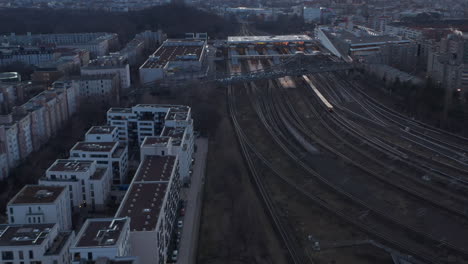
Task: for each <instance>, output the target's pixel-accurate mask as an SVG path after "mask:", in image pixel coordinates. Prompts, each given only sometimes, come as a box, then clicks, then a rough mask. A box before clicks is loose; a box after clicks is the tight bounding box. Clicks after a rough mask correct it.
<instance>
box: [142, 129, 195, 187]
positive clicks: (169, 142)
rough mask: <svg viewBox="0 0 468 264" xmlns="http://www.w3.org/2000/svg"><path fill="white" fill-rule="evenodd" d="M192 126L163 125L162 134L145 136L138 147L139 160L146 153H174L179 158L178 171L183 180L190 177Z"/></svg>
mask: <svg viewBox="0 0 468 264" xmlns="http://www.w3.org/2000/svg"><path fill="white" fill-rule="evenodd" d="M192 129H193V128H192V126H187V127H176V128H171V127H165V128H164V130H163V132H162V133H161V135H162V136H159V137H146V138H145V140H144V141H143V143H142V144H141V148H140V160H143V159H144V157H145V156H148V155H160V156H164V155H174V156H177V157H178V160H179V168H180V169H179V172H180V177H181V180H182V181H183V182H187V181H189V179H190V175H191V169H192V158H193V151H194V136H193V130H192Z"/></svg>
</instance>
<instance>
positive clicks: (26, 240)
mask: <svg viewBox="0 0 468 264" xmlns="http://www.w3.org/2000/svg"><path fill="white" fill-rule="evenodd" d="M73 239H74V232H72V231H67V232H61V231H60V229H59V226H58V225H57V224H53V223H51V224H27V225H0V252H1V256H0V263H3V264H7V263H8V264H24V263H31V264H39V263H41V264H42V263H44V264H52V263H53V264H70V263H71V257H70V253H69V248H70V245H71V243H72V241H73Z"/></svg>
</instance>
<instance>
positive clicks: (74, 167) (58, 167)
mask: <svg viewBox="0 0 468 264" xmlns="http://www.w3.org/2000/svg"><path fill="white" fill-rule="evenodd" d="M92 164H93V161H91V160H70V159H61V160H56V161H55V162H54V164H52V166H50V168H49V169H48V170H49V171H64V172H84V171H88V170H89V168H90V167H91V165H92Z"/></svg>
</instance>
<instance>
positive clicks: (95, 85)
mask: <svg viewBox="0 0 468 264" xmlns="http://www.w3.org/2000/svg"><path fill="white" fill-rule="evenodd" d="M79 83H80V96H81V98H83V99H84V100H95V101H99V102H103V103H105V102H118V101H119V96H120V85H121V83H120V79H119V75H118V74H117V73H113V74H100V75H82V76H80V77H79Z"/></svg>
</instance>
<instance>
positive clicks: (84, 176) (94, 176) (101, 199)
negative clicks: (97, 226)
mask: <svg viewBox="0 0 468 264" xmlns="http://www.w3.org/2000/svg"><path fill="white" fill-rule="evenodd" d="M111 182H112V178H111V171H110V170H109V169H108V168H98V167H97V163H96V161H83V160H71V159H65V160H57V161H55V163H54V164H52V166H50V167H49V168H48V169H47V171H46V175H45V177H44V178H42V179H40V180H39V184H41V185H46V186H64V187H66V188H67V189H68V190H69V192H70V198H69V199H70V200H71V204H72V206H73V207H74V208H75V209H78V208H79V207H83V206H86V207H89V208H90V209H91V210H93V211H94V210H100V209H105V206H106V204H107V201H108V197H109V193H110V190H111Z"/></svg>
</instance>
